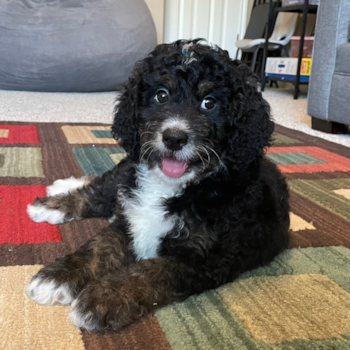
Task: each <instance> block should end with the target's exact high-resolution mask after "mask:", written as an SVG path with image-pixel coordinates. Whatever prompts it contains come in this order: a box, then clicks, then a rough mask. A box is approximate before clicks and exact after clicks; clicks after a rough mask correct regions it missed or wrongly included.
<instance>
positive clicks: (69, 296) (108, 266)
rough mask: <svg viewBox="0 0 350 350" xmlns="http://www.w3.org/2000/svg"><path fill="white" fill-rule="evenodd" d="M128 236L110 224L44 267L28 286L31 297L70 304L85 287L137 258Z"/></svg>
mask: <svg viewBox="0 0 350 350" xmlns="http://www.w3.org/2000/svg"><path fill="white" fill-rule="evenodd" d="M129 243H130V242H129V238H128V237H127V236H126V235H123V234H121V233H119V232H116V231H114V230H113V229H112V228H111V227H108V228H106V229H104V230H103V231H102V232H101V233H100V234H99V235H97V236H96V237H94V238H93V239H91V240H90V241H88V242H87V243H85V244H84V245H83V246H82V247H81V248H79V249H78V250H77V251H76V252H75V253H73V254H70V255H67V256H65V257H63V258H59V259H57V260H56V261H55V262H53V263H51V264H49V265H47V266H45V267H43V268H42V269H41V270H40V271H39V272H38V273H37V274H36V275H35V276H34V277H33V278H32V281H31V282H30V284H29V285H28V287H27V294H28V296H29V298H31V299H32V300H34V301H36V302H37V303H39V304H44V305H54V304H61V305H70V304H71V302H72V301H73V299H74V298H75V297H76V296H77V295H78V294H79V293H80V292H81V291H82V289H83V288H84V286H85V285H86V284H87V283H89V282H90V281H92V280H94V279H96V278H98V277H99V276H101V275H104V274H108V273H111V272H112V271H114V272H115V271H116V270H118V269H122V268H123V267H124V266H125V265H127V264H129V263H130V262H131V261H133V260H134V256H133V254H132V252H131V251H130V250H129V249H128V247H129Z"/></svg>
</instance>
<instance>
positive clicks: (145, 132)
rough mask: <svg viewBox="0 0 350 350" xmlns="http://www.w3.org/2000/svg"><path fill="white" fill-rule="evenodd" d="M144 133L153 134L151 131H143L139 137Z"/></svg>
mask: <svg viewBox="0 0 350 350" xmlns="http://www.w3.org/2000/svg"><path fill="white" fill-rule="evenodd" d="M144 134H153V132H150V131H145V132H143V133H142V134H141V135H140V138H141V137H142V136H143V135H144Z"/></svg>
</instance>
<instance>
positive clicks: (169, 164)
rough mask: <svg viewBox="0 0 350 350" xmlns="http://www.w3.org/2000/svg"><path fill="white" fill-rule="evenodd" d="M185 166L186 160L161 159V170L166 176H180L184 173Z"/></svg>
mask: <svg viewBox="0 0 350 350" xmlns="http://www.w3.org/2000/svg"><path fill="white" fill-rule="evenodd" d="M186 168H187V166H186V162H184V161H181V160H177V159H170V158H163V159H162V171H163V173H164V174H165V175H167V176H170V177H180V176H182V175H183V174H184V173H185V171H186Z"/></svg>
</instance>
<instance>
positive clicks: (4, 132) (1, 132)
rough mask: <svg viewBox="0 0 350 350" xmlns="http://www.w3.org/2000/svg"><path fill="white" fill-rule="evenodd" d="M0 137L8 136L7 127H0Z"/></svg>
mask: <svg viewBox="0 0 350 350" xmlns="http://www.w3.org/2000/svg"><path fill="white" fill-rule="evenodd" d="M0 137H4V138H8V137H9V130H8V129H0Z"/></svg>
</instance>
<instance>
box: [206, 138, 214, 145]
mask: <svg viewBox="0 0 350 350" xmlns="http://www.w3.org/2000/svg"><path fill="white" fill-rule="evenodd" d="M204 140H206V141H208V142H210V143H211V146H212V147H214V142H213V141H212V140H210V139H204Z"/></svg>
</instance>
